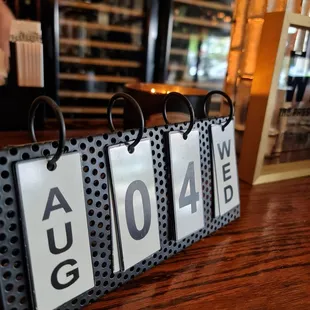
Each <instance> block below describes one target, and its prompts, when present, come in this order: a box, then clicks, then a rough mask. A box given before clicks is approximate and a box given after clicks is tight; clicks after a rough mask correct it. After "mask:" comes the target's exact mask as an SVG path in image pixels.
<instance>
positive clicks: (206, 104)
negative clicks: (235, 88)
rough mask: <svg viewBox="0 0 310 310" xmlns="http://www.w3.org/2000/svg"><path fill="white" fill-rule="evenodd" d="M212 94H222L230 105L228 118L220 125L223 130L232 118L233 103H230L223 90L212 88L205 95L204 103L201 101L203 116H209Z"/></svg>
mask: <svg viewBox="0 0 310 310" xmlns="http://www.w3.org/2000/svg"><path fill="white" fill-rule="evenodd" d="M213 95H221V96H223V97H224V98H225V99H226V100H227V103H228V104H229V107H230V112H229V117H228V120H227V122H225V124H223V125H222V130H223V131H224V129H225V128H226V127H227V126H228V125H229V123H230V122H231V121H232V120H233V118H234V105H233V103H232V100H231V98H230V97H229V96H228V95H227V94H226V93H225V92H223V91H221V90H212V91H210V92H208V94H207V95H206V97H205V100H204V103H203V110H204V114H205V117H208V116H209V110H210V103H211V98H212V96H213Z"/></svg>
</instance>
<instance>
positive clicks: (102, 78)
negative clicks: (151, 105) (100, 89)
mask: <svg viewBox="0 0 310 310" xmlns="http://www.w3.org/2000/svg"><path fill="white" fill-rule="evenodd" d="M59 78H60V79H61V80H75V81H96V82H111V83H137V82H138V81H139V80H138V79H137V78H133V77H126V76H124V77H123V76H113V75H93V74H73V73H60V74H59Z"/></svg>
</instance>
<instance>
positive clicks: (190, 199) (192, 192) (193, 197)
mask: <svg viewBox="0 0 310 310" xmlns="http://www.w3.org/2000/svg"><path fill="white" fill-rule="evenodd" d="M188 183H189V195H187V196H186V190H187V187H188ZM197 201H199V192H196V187H195V169H194V162H193V161H191V162H190V163H189V164H188V167H187V170H186V174H185V178H184V182H183V185H182V188H181V193H180V197H179V206H180V208H184V207H186V206H188V205H191V208H192V213H195V212H196V211H197V204H196V203H197Z"/></svg>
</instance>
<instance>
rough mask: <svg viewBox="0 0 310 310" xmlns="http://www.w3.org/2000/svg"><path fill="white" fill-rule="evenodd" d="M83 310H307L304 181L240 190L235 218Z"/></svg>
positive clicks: (307, 194) (308, 188)
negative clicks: (239, 213) (238, 207)
mask: <svg viewBox="0 0 310 310" xmlns="http://www.w3.org/2000/svg"><path fill="white" fill-rule="evenodd" d="M85 309H86V310H99V309H103V310H104V309H106V310H107V309H121V310H125V309H126V310H127V309H128V310H131V309H133V310H138V309H190V310H192V309H201V310H203V309H212V310H214V309H221V310H223V309H251V310H255V309H257V310H258V309H259V310H261V309H276V310H279V309H294V310H295V309H310V178H304V179H297V180H290V181H283V182H278V183H273V184H268V185H258V186H256V187H252V188H251V187H250V186H249V185H247V184H245V183H241V218H240V219H238V220H237V221H235V222H233V223H231V224H229V225H228V226H226V227H224V228H222V229H221V230H219V231H218V232H216V233H215V234H214V235H212V236H211V237H208V238H205V239H204V240H201V241H200V242H198V243H196V244H194V245H192V246H191V247H189V248H187V249H185V250H184V251H183V252H181V253H179V254H177V255H176V256H174V257H172V258H170V259H169V260H167V261H165V262H163V263H162V264H160V265H158V266H156V267H155V268H153V269H151V270H149V271H147V272H146V273H145V274H143V275H141V276H139V277H137V278H136V279H134V280H132V281H131V282H128V283H127V284H125V285H124V286H123V287H121V288H118V289H117V290H116V291H114V292H112V293H110V294H108V295H106V296H105V297H103V298H102V299H101V300H100V301H97V302H96V303H94V304H92V305H90V306H88V307H86V308H85Z"/></svg>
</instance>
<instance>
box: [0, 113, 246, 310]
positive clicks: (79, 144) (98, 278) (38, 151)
mask: <svg viewBox="0 0 310 310" xmlns="http://www.w3.org/2000/svg"><path fill="white" fill-rule="evenodd" d="M223 120H224V119H223V118H221V119H214V120H201V121H197V122H196V123H195V125H194V128H199V130H200V154H201V171H202V187H203V188H202V189H203V200H204V212H205V228H204V229H202V230H200V231H198V232H197V233H194V234H192V235H191V236H190V237H188V238H186V239H184V240H182V241H181V242H176V241H171V240H169V236H168V235H169V234H168V229H169V218H168V205H169V201H168V186H169V184H168V181H167V180H168V171H169V169H168V167H167V156H168V154H167V153H166V149H165V143H164V133H165V132H168V131H171V130H183V129H185V128H186V126H187V125H188V124H187V123H184V124H176V125H166V126H163V127H158V128H156V127H155V128H151V129H145V132H144V138H147V137H149V138H150V139H151V145H152V155H153V165H154V174H155V185H156V195H157V204H158V205H157V206H158V215H159V229H160V240H161V250H160V251H158V252H157V253H155V254H154V255H152V256H151V257H149V258H147V259H145V260H143V261H142V262H141V263H139V264H137V265H135V266H134V267H132V268H130V269H129V270H127V271H126V272H118V273H116V274H113V271H112V262H111V259H112V245H111V244H112V243H111V222H110V208H109V197H108V188H107V170H106V169H107V167H106V160H105V154H104V152H105V147H106V146H109V145H113V144H117V143H120V142H125V141H130V140H133V139H134V138H135V137H136V134H137V131H136V130H131V131H127V132H118V133H115V134H110V135H108V134H104V135H101V136H93V137H88V138H80V139H71V140H70V141H67V142H66V152H74V151H76V152H79V153H80V154H81V158H82V169H83V178H84V190H85V199H86V206H87V217H88V228H89V240H90V245H91V253H92V261H93V267H94V277H95V287H94V288H93V289H91V290H90V291H88V292H85V293H84V294H82V295H80V296H78V297H76V298H74V299H73V300H71V301H69V302H67V303H66V304H64V305H63V306H61V307H60V308H59V309H80V308H81V307H83V306H85V305H87V304H89V303H92V302H94V301H95V300H96V299H98V298H99V297H102V296H103V295H105V294H107V293H108V292H110V291H112V290H113V289H115V288H117V287H118V286H120V285H121V284H123V283H125V282H127V281H129V280H130V279H133V278H134V277H135V276H137V275H138V274H140V273H142V272H145V271H146V270H147V269H150V268H151V267H154V266H156V265H157V264H159V263H160V262H162V261H163V260H165V259H167V258H169V257H170V256H172V255H174V254H176V253H178V252H180V251H181V250H182V249H184V248H186V247H188V246H189V245H191V244H193V243H194V242H196V241H198V240H200V239H202V238H203V237H205V236H207V235H209V234H211V233H212V232H214V231H216V230H217V229H219V228H221V227H222V226H224V225H226V224H228V223H229V222H231V221H233V220H234V219H236V218H238V217H239V216H240V207H239V206H238V207H236V208H235V209H233V210H232V211H230V212H229V213H227V214H225V215H224V216H222V217H220V218H217V219H213V218H212V212H211V201H212V200H211V198H212V178H211V175H212V174H211V157H210V145H209V134H208V127H209V126H210V124H211V123H214V124H215V123H219V122H223ZM57 146H58V143H57V142H52V143H42V144H32V145H25V146H18V147H13V148H8V149H5V150H2V151H0V195H1V197H0V242H1V245H0V271H1V279H0V284H1V300H2V307H3V309H10V310H16V309H33V307H32V304H31V294H30V291H29V284H28V283H29V281H28V274H27V265H26V261H25V253H24V242H23V236H22V229H21V225H22V224H21V222H20V214H19V206H18V195H17V192H16V189H15V178H14V163H15V162H17V161H20V160H27V159H33V158H39V157H43V156H47V155H49V154H53V153H55V151H56V148H57ZM170 207H171V208H172V206H170ZM42 263H43V264H44V262H42Z"/></svg>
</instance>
